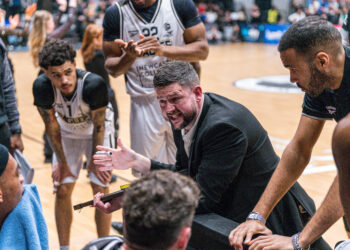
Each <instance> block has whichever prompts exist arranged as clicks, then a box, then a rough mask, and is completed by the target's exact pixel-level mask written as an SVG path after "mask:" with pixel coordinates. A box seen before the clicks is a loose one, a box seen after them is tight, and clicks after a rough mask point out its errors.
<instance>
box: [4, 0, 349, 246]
mask: <svg viewBox="0 0 350 250" xmlns="http://www.w3.org/2000/svg"><path fill="white" fill-rule="evenodd" d="M74 8H75V7H74V6H72V7H71V10H70V11H71V12H72V13H73V12H74V11H75V10H74ZM92 27H94V26H91V29H92ZM341 34H345V35H347V36H348V35H349V34H348V33H347V32H342V33H340V32H339V31H338V30H337V28H336V27H334V26H333V25H332V24H331V23H329V22H327V21H326V20H323V19H322V18H320V17H316V16H310V17H306V18H304V19H302V20H300V21H299V22H297V23H295V24H293V25H292V26H290V27H289V29H288V30H287V31H286V32H285V33H284V35H283V36H282V38H281V40H280V43H279V45H278V51H279V53H280V58H281V62H282V64H283V66H284V67H285V68H287V69H288V70H289V72H290V81H291V82H293V83H296V84H297V86H298V87H299V88H301V89H302V90H303V91H304V92H305V97H304V101H303V106H302V107H303V109H302V114H301V118H300V121H299V126H298V128H297V131H296V132H295V135H294V137H293V139H292V140H291V142H290V143H289V144H288V146H287V147H286V149H285V150H284V152H283V154H282V157H281V158H279V157H278V156H277V154H276V153H275V151H274V149H273V147H272V144H271V141H270V139H269V137H268V134H267V132H266V130H265V129H264V128H263V126H262V125H261V124H260V123H259V121H258V120H257V118H256V117H255V116H254V115H253V114H252V113H251V112H250V111H249V110H248V109H247V108H246V107H244V106H243V105H241V104H239V103H237V102H235V101H233V100H229V99H227V98H225V97H223V96H220V95H217V94H215V93H206V92H204V91H203V90H202V87H201V85H200V71H201V68H200V64H199V61H201V60H205V59H206V58H207V57H208V54H209V46H208V43H207V40H206V33H205V28H204V25H203V23H202V22H201V20H200V18H199V16H198V13H197V9H196V7H195V5H194V3H193V2H192V1H191V0H122V1H118V2H116V3H115V4H113V5H112V6H110V7H109V8H108V9H107V10H106V13H105V16H104V21H103V34H102V29H100V30H99V35H98V36H96V37H95V38H94V39H96V40H93V41H94V42H95V41H100V43H101V45H100V47H99V50H98V52H96V55H95V56H96V58H95V57H94V59H91V58H90V59H86V61H85V58H84V63H85V65H86V66H87V67H86V68H88V67H90V69H91V70H87V71H85V70H82V69H77V68H76V59H75V58H76V51H75V50H74V48H73V46H72V45H71V44H70V43H69V42H67V41H64V40H60V39H55V38H57V37H53V38H47V39H46V40H45V42H44V44H43V46H42V48H40V52H38V53H37V54H36V56H37V64H38V65H39V66H40V69H41V71H40V73H39V75H38V77H37V78H36V80H35V81H34V83H33V96H34V105H35V106H36V107H37V110H38V112H39V114H40V116H41V118H42V121H43V122H44V125H45V138H47V141H48V144H49V146H50V147H49V148H51V149H52V153H53V154H52V161H51V162H52V179H53V190H54V193H55V195H56V200H55V219H56V226H57V232H58V239H59V244H60V249H61V250H66V249H69V244H70V230H71V225H72V222H73V210H72V192H73V190H74V185H75V182H76V180H77V178H78V176H79V173H80V170H81V169H82V168H83V165H84V159H86V163H85V164H86V167H87V169H88V176H89V178H90V183H91V188H92V190H93V194H94V205H93V206H94V207H95V208H96V211H95V222H96V227H97V236H98V239H97V240H96V241H93V242H90V243H89V244H88V245H87V246H86V247H85V248H84V249H107V245H108V247H110V248H108V249H186V248H187V247H188V243H189V239H190V236H191V230H192V229H191V225H192V220H193V217H194V216H195V215H198V214H207V213H216V214H218V215H220V216H222V217H224V218H227V219H230V220H233V221H235V222H237V223H239V226H237V227H236V228H232V231H231V232H230V234H229V236H228V242H229V243H228V245H231V246H232V247H233V248H234V249H237V250H239V249H243V248H244V247H249V249H251V250H257V249H265V250H266V249H296V250H302V249H321V250H323V249H332V248H331V247H330V246H329V245H328V243H327V242H326V241H325V240H324V239H323V238H322V235H323V233H324V232H325V231H327V230H328V228H329V227H330V226H332V225H333V224H334V223H335V222H336V221H337V220H338V219H339V218H341V217H344V221H345V222H347V221H348V222H350V194H349V192H347V190H349V188H350V180H349V178H350V166H348V162H349V160H350V150H349V148H350V139H348V138H350V132H348V131H350V117H349V116H348V114H349V112H350V105H349V96H350V78H349V76H350V71H349V66H350V49H349V48H348V47H347V46H344V45H343V44H342V36H341ZM343 40H344V39H343ZM102 43H103V44H102ZM83 47H84V43H83ZM0 48H1V58H0V59H1V60H0V63H1V64H0V69H1V79H0V81H1V83H0V249H48V248H49V244H48V230H47V227H46V224H45V218H44V217H43V215H42V208H41V204H40V199H39V196H38V191H37V189H36V187H35V185H25V186H24V188H23V187H22V182H23V179H22V178H21V175H20V173H19V167H18V166H17V163H16V160H15V159H14V158H13V152H14V150H15V149H18V150H20V151H23V144H22V141H21V137H20V134H21V127H20V125H19V118H18V117H19V114H18V110H17V106H16V98H15V94H14V86H13V79H12V73H11V72H10V71H9V65H8V60H7V54H6V51H5V48H4V46H3V45H2V46H0ZM102 52H103V53H102ZM83 56H84V54H83ZM97 57H99V58H100V59H101V58H102V64H101V63H100V64H99V66H100V67H101V69H100V72H103V74H104V75H103V74H98V72H95V73H94V72H91V71H92V70H93V69H95V68H96V67H97V64H94V63H93V62H94V60H95V59H96V61H95V62H96V63H97V60H98V59H97ZM101 65H102V66H101ZM108 74H109V75H111V76H113V77H119V76H122V75H124V77H125V83H126V90H127V93H128V94H129V95H130V99H131V109H130V131H131V132H130V139H131V141H130V148H129V147H127V146H125V145H124V144H123V142H122V140H121V139H120V138H119V137H118V133H117V130H118V126H117V124H118V119H117V117H118V114H117V105H116V102H115V97H114V92H113V90H112V89H111V87H110V84H109V80H108ZM330 107H332V108H331V109H330ZM330 119H334V120H335V121H336V122H337V123H338V124H337V126H336V128H335V130H334V134H333V138H332V150H333V156H334V159H335V162H336V165H337V168H338V172H337V176H336V178H335V179H334V181H333V183H332V185H331V187H330V189H329V191H328V193H327V195H326V197H325V199H324V201H323V203H322V204H321V206H320V208H319V209H317V210H316V208H315V204H314V201H313V200H312V199H311V198H310V197H309V195H308V194H307V193H306V192H305V190H304V189H303V188H302V186H301V185H300V184H299V183H298V182H297V180H298V178H299V177H300V175H301V174H302V172H303V170H304V169H305V168H306V166H307V164H308V162H309V160H310V157H311V154H312V149H313V147H314V145H315V143H316V141H317V140H318V138H319V136H320V134H321V132H322V129H323V127H324V124H325V121H326V120H330ZM97 152H99V153H97ZM105 152H109V153H105ZM125 169H132V172H133V174H134V175H135V176H137V177H140V178H139V179H138V180H136V181H135V182H133V183H132V184H131V185H130V187H128V188H127V190H126V191H125V192H124V194H123V195H122V196H120V197H117V198H114V199H112V200H110V201H108V202H103V201H102V197H103V194H107V193H109V191H110V190H109V185H110V182H111V179H112V170H125ZM31 204H34V205H31ZM119 209H123V227H122V231H123V238H121V237H118V236H109V235H110V227H111V213H112V212H113V211H116V210H119ZM23 221H24V222H25V223H23ZM19 224H20V225H21V226H17V225H19ZM24 224H25V225H24ZM21 230H22V231H21ZM14 234H16V235H18V239H17V238H16V237H17V236H14ZM13 237H15V238H16V240H13ZM339 240H341V239H339ZM104 247H105V248H104ZM337 249H350V243H349V242H348V241H344V242H342V243H341V244H339V245H338V246H337Z"/></svg>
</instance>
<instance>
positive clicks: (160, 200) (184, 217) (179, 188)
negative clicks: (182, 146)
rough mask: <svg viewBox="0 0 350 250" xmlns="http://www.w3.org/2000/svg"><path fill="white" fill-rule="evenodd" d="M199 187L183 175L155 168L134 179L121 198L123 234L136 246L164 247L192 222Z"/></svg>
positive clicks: (147, 247) (173, 240)
mask: <svg viewBox="0 0 350 250" xmlns="http://www.w3.org/2000/svg"><path fill="white" fill-rule="evenodd" d="M198 196H199V189H198V187H197V185H196V183H195V182H194V181H193V180H192V179H190V178H189V177H186V176H184V175H181V174H178V173H175V172H171V171H168V170H155V171H151V172H150V173H149V174H147V175H146V176H144V177H143V178H141V179H139V180H137V181H135V182H133V183H132V184H131V185H130V187H129V188H127V190H126V191H125V194H124V198H123V218H124V224H125V232H124V237H125V240H126V242H127V244H130V246H131V247H132V248H135V249H154V250H157V249H159V250H160V249H162V250H164V249H167V248H169V247H170V246H172V245H173V244H174V243H175V242H176V240H177V239H178V236H179V233H180V231H181V229H182V228H183V227H184V226H189V227H190V226H191V225H192V220H193V216H194V212H195V208H196V206H197V204H198Z"/></svg>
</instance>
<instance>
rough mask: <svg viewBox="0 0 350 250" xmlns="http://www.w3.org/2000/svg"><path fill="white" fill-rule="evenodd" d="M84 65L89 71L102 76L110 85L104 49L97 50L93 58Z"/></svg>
mask: <svg viewBox="0 0 350 250" xmlns="http://www.w3.org/2000/svg"><path fill="white" fill-rule="evenodd" d="M84 65H85V68H86V70H87V71H89V72H91V73H94V74H96V75H99V76H101V77H102V78H103V79H104V81H105V82H106V84H107V85H108V86H109V77H108V72H107V70H106V68H105V57H104V55H103V52H102V50H97V51H96V53H95V55H94V57H93V58H92V60H91V61H90V62H88V63H84Z"/></svg>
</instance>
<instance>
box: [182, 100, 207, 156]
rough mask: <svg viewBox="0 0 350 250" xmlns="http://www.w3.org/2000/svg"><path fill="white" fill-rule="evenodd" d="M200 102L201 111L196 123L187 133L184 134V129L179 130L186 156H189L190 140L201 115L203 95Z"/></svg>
mask: <svg viewBox="0 0 350 250" xmlns="http://www.w3.org/2000/svg"><path fill="white" fill-rule="evenodd" d="M202 100H203V102H202V105H201V109H200V111H199V114H198V116H197V118H196V121H195V122H194V124H193V126H192V128H191V129H190V130H189V131H188V132H187V133H185V129H184V128H183V129H181V135H182V139H183V141H184V147H185V151H186V153H187V156H189V152H190V147H191V144H192V139H193V136H194V133H195V132H196V130H197V125H198V121H199V117H200V116H201V114H202V110H203V104H204V95H202Z"/></svg>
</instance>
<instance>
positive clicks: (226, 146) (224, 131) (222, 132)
mask: <svg viewBox="0 0 350 250" xmlns="http://www.w3.org/2000/svg"><path fill="white" fill-rule="evenodd" d="M202 138H203V139H202V140H201V142H200V143H201V144H202V145H203V146H202V148H203V152H202V155H203V157H202V160H201V163H200V165H199V168H198V173H197V175H196V177H195V180H196V182H197V184H198V185H199V187H200V189H201V197H200V200H199V204H198V207H197V210H196V213H208V212H213V211H215V210H217V208H218V206H219V203H220V201H221V199H222V195H223V194H224V193H225V192H226V191H227V189H228V188H229V186H230V185H231V183H232V182H233V180H234V178H235V177H236V176H237V175H238V173H239V171H240V167H241V165H242V162H243V159H244V158H245V155H246V151H247V147H248V141H247V139H246V136H245V135H244V133H243V132H242V131H240V130H239V129H237V128H235V127H233V126H232V125H229V124H218V125H216V126H214V127H212V128H210V129H209V130H208V131H207V132H206V134H204V135H203V136H202Z"/></svg>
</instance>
